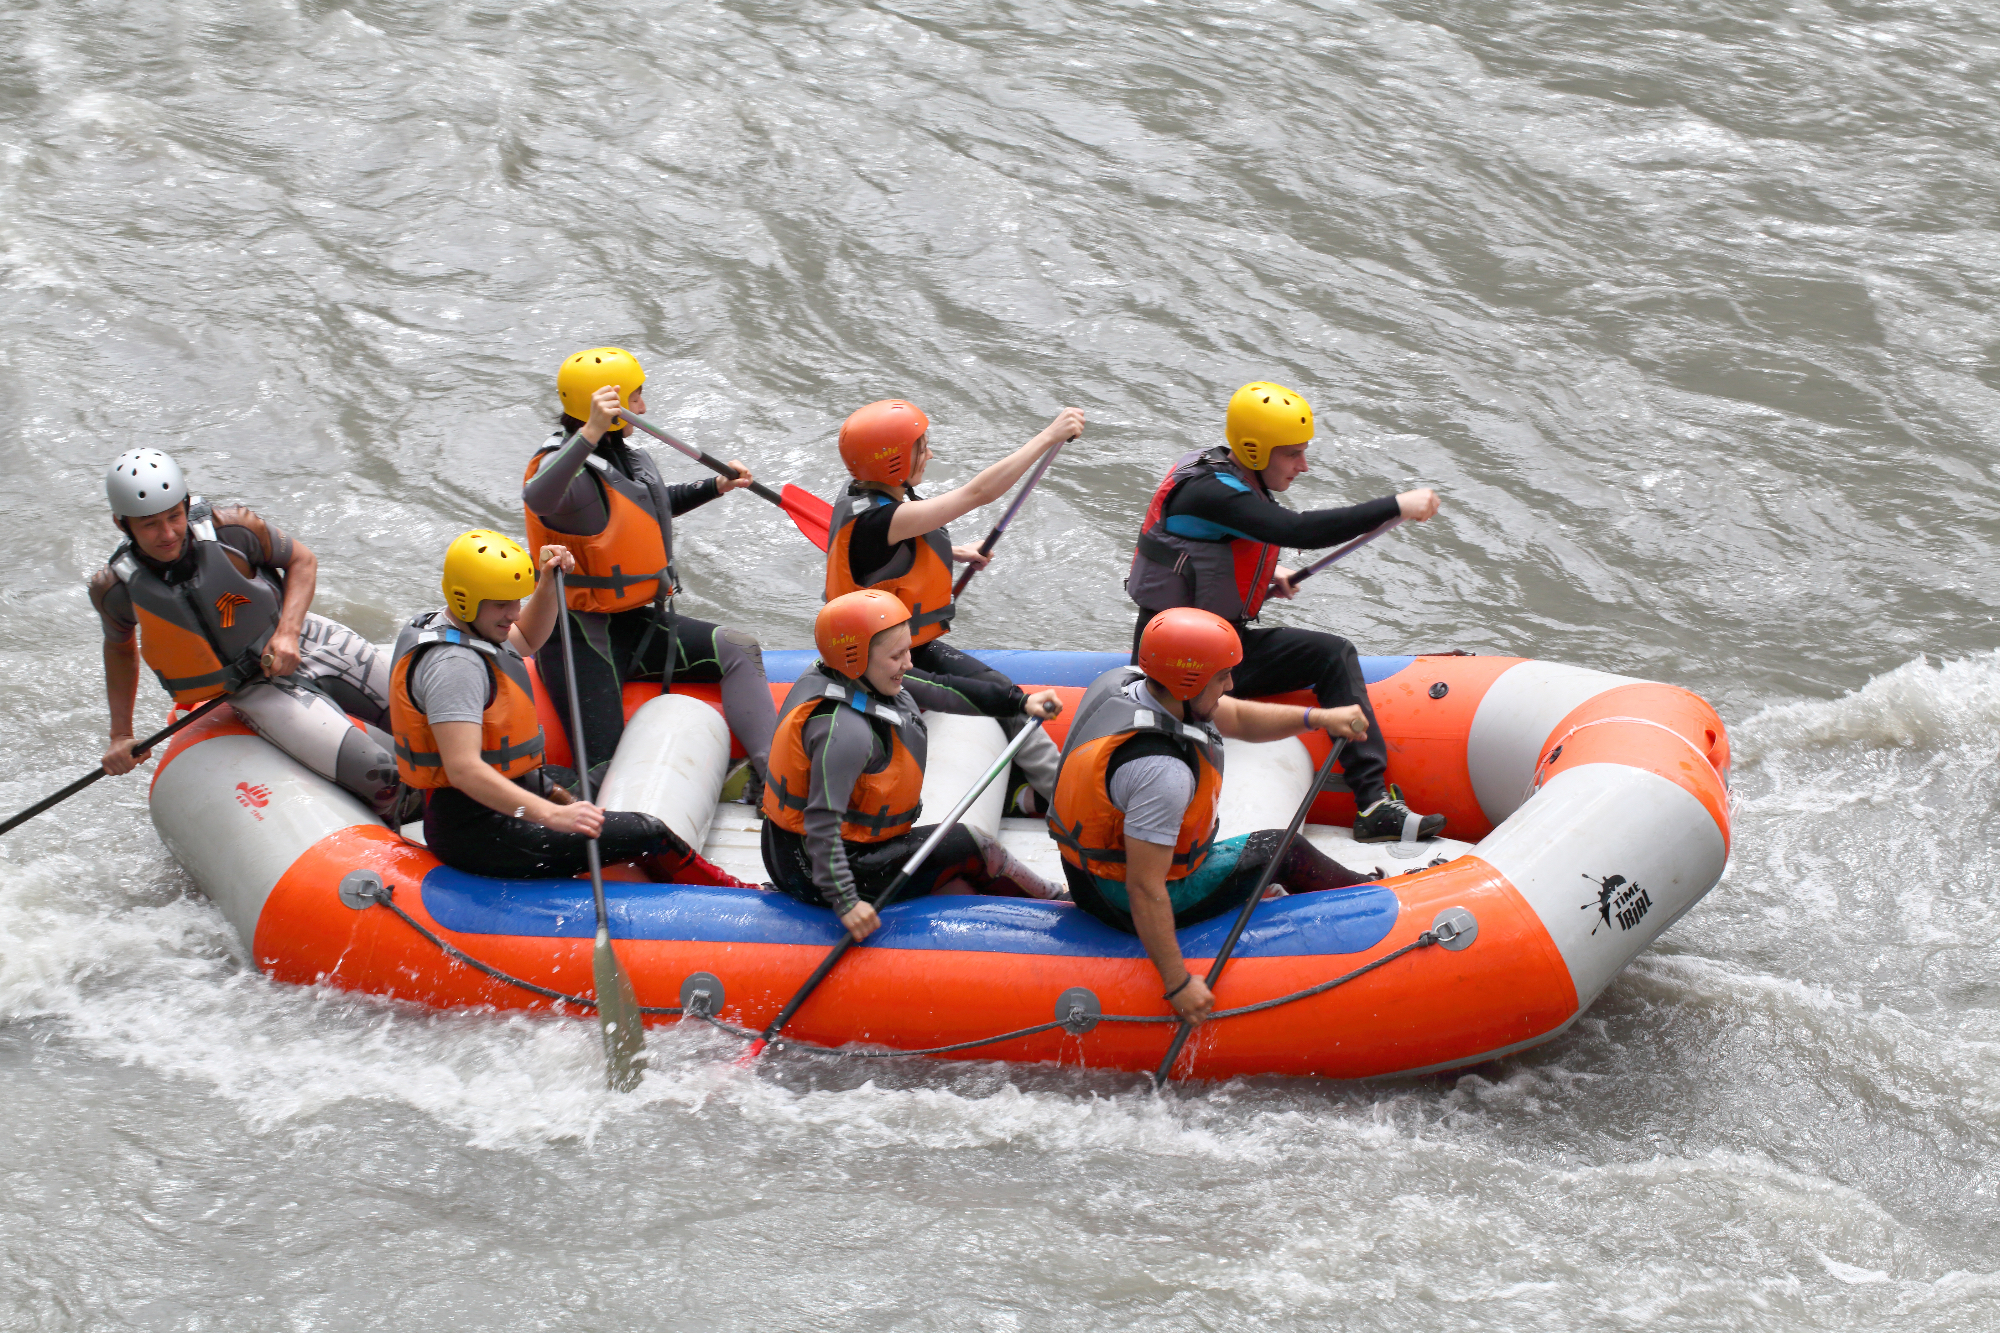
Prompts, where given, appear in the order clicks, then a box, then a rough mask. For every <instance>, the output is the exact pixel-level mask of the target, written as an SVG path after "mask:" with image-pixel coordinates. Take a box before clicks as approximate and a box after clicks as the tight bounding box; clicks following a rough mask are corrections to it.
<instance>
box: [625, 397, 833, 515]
mask: <svg viewBox="0 0 2000 1333" xmlns="http://www.w3.org/2000/svg"><path fill="white" fill-rule="evenodd" d="M618 414H619V415H620V416H622V417H624V418H625V419H626V420H627V421H629V422H631V423H632V424H633V425H635V426H637V427H638V428H639V429H640V430H643V431H645V432H646V434H648V435H650V436H652V437H653V438H654V439H656V440H659V441H661V442H662V443H665V444H670V445H672V446H673V447H674V448H676V449H678V450H680V451H681V452H682V453H684V454H686V455H687V456H688V457H689V458H692V459H693V460H694V461H695V462H697V463H699V464H701V465H702V466H703V467H705V468H707V469H709V470H710V471H711V472H715V473H719V474H720V475H722V476H725V477H727V478H729V479H730V480H731V481H734V480H736V469H735V468H733V467H731V466H729V464H727V463H725V462H723V461H722V460H721V459H719V458H717V457H715V456H714V455H713V454H710V453H708V452H706V451H704V450H701V449H697V448H695V447H694V446H693V445H691V444H682V443H681V442H680V441H679V440H677V439H675V438H674V437H673V436H671V435H669V434H667V433H666V432H665V431H663V430H661V429H660V428H659V427H658V426H655V425H654V424H653V423H652V422H650V421H648V420H646V418H644V417H642V416H640V415H639V414H638V413H637V412H634V411H633V410H632V409H631V408H629V407H621V408H619V409H618ZM750 493H751V494H752V495H754V496H757V497H758V498H759V499H763V500H769V501H770V502H771V503H772V504H774V505H776V506H778V508H780V509H782V510H784V511H785V512H786V513H787V514H790V515H791V516H792V522H794V523H796V524H798V528H799V531H800V532H803V533H804V534H805V535H806V538H807V540H809V541H810V542H812V544H813V545H815V546H817V547H819V549H820V550H822V551H824V550H825V549H826V541H827V536H826V530H827V527H828V526H829V525H830V524H831V523H832V522H833V506H832V505H830V504H828V503H827V502H826V501H824V500H822V499H820V498H819V497H818V496H817V495H814V494H813V493H812V492H811V491H809V490H806V489H804V488H803V487H799V486H787V487H785V489H784V492H783V493H782V494H780V493H779V492H777V491H774V490H772V489H771V488H770V487H769V486H766V485H765V484H764V483H763V482H761V481H753V482H751V483H750Z"/></svg>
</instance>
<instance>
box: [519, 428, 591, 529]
mask: <svg viewBox="0 0 2000 1333" xmlns="http://www.w3.org/2000/svg"><path fill="white" fill-rule="evenodd" d="M590 451H591V446H590V442H589V441H587V440H585V439H584V438H583V436H582V435H580V434H578V433H577V432H575V431H571V432H570V433H569V435H567V436H566V437H564V439H563V442H562V443H561V444H560V445H558V446H557V447H556V451H555V452H554V453H552V454H543V455H542V466H541V467H540V468H539V469H538V470H537V471H536V473H535V475H534V476H532V477H530V478H528V482H527V484H526V485H525V486H523V487H522V488H521V503H522V504H524V505H526V506H527V507H528V509H529V510H530V511H531V512H532V513H533V514H534V515H535V517H537V518H539V519H541V520H542V522H543V523H545V524H547V525H548V526H549V527H551V528H553V529H555V530H556V531H557V532H568V533H572V534H574V535H576V536H579V537H587V536H591V535H593V534H595V533H599V532H602V531H604V525H605V524H606V523H608V522H610V520H611V516H610V515H609V514H608V513H606V512H605V509H604V497H603V496H602V495H600V494H599V493H598V489H597V483H596V482H595V481H594V480H592V479H591V476H590V473H589V472H588V470H586V469H585V467H584V466H583V465H584V462H585V461H586V460H587V459H588V458H589V457H590Z"/></svg>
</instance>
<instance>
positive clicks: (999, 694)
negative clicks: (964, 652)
mask: <svg viewBox="0 0 2000 1333" xmlns="http://www.w3.org/2000/svg"><path fill="white" fill-rule="evenodd" d="M903 690H904V692H905V693H906V694H908V695H909V696H910V697H911V698H912V699H914V700H916V701H917V707H919V708H928V709H930V710H931V711H932V712H934V713H964V714H967V715H969V716H972V717H1019V716H1021V712H1022V710H1023V709H1024V708H1026V707H1027V703H1028V696H1027V695H1026V694H1024V693H1022V691H1021V687H1020V686H1019V685H1002V684H999V683H998V682H996V681H990V680H974V679H973V678H972V677H970V676H947V675H944V674H943V673H941V672H930V671H927V672H924V673H923V674H922V675H918V674H917V673H916V672H915V671H910V672H906V673H905V674H904V676H903Z"/></svg>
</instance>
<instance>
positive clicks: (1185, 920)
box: [1049, 607, 1368, 1023]
mask: <svg viewBox="0 0 2000 1333" xmlns="http://www.w3.org/2000/svg"><path fill="white" fill-rule="evenodd" d="M1242 660H1243V647H1242V644H1241V642H1240V641H1239V640H1238V638H1237V634H1236V628H1235V626H1233V625H1231V624H1230V623H1229V622H1228V621H1226V620H1224V619H1223V618H1222V617H1220V616H1218V615H1215V614H1213V613H1211V612H1208V611H1200V610H1196V609H1195V608H1193V607H1181V608H1177V609H1174V610H1169V611H1163V612H1161V613H1160V614H1159V615H1157V616H1155V617H1154V618H1153V620H1152V622H1151V623H1150V624H1148V625H1147V626H1146V629H1145V631H1144V633H1143V634H1142V635H1141V636H1140V640H1139V664H1138V665H1137V666H1136V667H1130V666H1125V667H1114V668H1112V669H1111V670H1110V671H1107V672H1105V673H1104V674H1103V675H1101V676H1099V677H1098V678H1097V679H1096V680H1095V681H1092V682H1091V685H1090V688H1089V689H1087V690H1085V691H1084V694H1083V699H1082V700H1081V701H1080V702H1079V703H1078V704H1077V707H1076V716H1075V718H1074V719H1073V720H1072V721H1071V722H1070V728H1069V739H1068V740H1067V741H1066V742H1065V743H1064V745H1063V751H1062V774H1061V776H1060V777H1059V778H1058V779H1057V781H1056V799H1055V804H1054V807H1053V808H1052V809H1051V810H1050V811H1049V834H1050V836H1051V837H1053V838H1054V839H1055V841H1056V845H1057V846H1058V847H1059V848H1060V849H1061V852H1062V859H1063V874H1064V875H1065V877H1066V878H1067V879H1068V880H1069V889H1070V898H1071V900H1072V901H1074V902H1075V903H1076V905H1077V906H1078V907H1081V908H1082V909H1083V910H1084V911H1086V912H1089V913H1090V914H1091V915H1092V916H1094V917H1096V918H1097V919H1098V920H1100V921H1103V922H1105V923H1107V924H1109V925H1111V926H1115V927H1116V928H1118V929H1119V930H1123V931H1127V932H1129V933H1131V934H1135V935H1137V936H1138V937H1139V940H1140V942H1141V943H1142V944H1144V945H1145V946H1146V954H1147V956H1148V957H1149V958H1151V959H1152V960H1153V966H1154V967H1155V968H1157V969H1158V970H1159V973H1160V982H1161V985H1162V988H1163V993H1164V995H1165V997H1166V999H1167V1002H1168V1003H1169V1004H1171V1005H1172V1006H1173V1008H1174V1012H1175V1013H1176V1014H1178V1015H1180V1016H1181V1017H1182V1018H1184V1019H1186V1020H1188V1021H1189V1022H1192V1023H1198V1022H1200V1021H1201V1020H1202V1019H1204V1018H1206V1017H1208V1013H1209V1009H1210V1006H1211V1005H1212V1004H1213V1002H1214V997H1212V996H1211V995H1210V994H1209V991H1208V987H1207V986H1206V985H1205V984H1204V983H1203V982H1202V980H1201V978H1199V977H1197V976H1195V975H1194V973H1192V972H1190V971H1188V969H1187V965H1186V963H1185V962H1184V961H1183V959H1182V956H1181V949H1180V941H1179V940H1178V939H1177V938H1175V935H1174V932H1175V931H1176V930H1178V929H1181V928H1182V927H1185V926H1191V925H1193V924H1195V923H1196V922H1198V921H1206V920H1208V919H1209V918H1210V917H1213V916H1220V915H1221V914H1222V913H1224V912H1227V911H1228V910H1229V909H1231V908H1232V907H1237V906H1239V905H1241V904H1242V902H1243V900H1244V898H1245V897H1246V896H1247V895H1249V894H1250V892H1251V891H1252V890H1254V889H1255V888H1256V886H1257V881H1258V879H1259V878H1260V877H1261V875H1262V872H1263V870H1264V867H1265V865H1266V863H1268V862H1269V861H1270V860H1271V857H1272V856H1273V855H1274V854H1275V853H1276V851H1277V848H1278V845H1279V844H1280V843H1281V842H1282V841H1284V835H1283V831H1282V830H1279V829H1262V830H1259V831H1257V832H1255V833H1248V834H1244V835H1242V836H1240V837H1235V838H1227V839H1224V840H1223V841H1221V842H1217V841H1216V840H1215V829H1216V801H1217V798H1218V797H1219V796H1220V795H1221V793H1222V754H1223V752H1222V738H1223V737H1225V736H1231V737H1235V738H1236V739H1238V740H1246V741H1275V740H1282V739H1283V738H1285V737H1287V736H1295V735H1297V734H1298V733H1300V732H1302V731H1315V730H1319V731H1325V732H1327V733H1328V734H1330V735H1333V736H1337V737H1344V738H1346V740H1347V743H1348V744H1349V745H1350V746H1351V745H1353V744H1354V743H1355V742H1356V741H1358V740H1360V739H1361V738H1362V737H1363V736H1365V735H1367V734H1368V720H1367V717H1366V715H1365V714H1363V712H1362V711H1361V709H1360V708H1359V707H1358V706H1356V705H1353V704H1348V705H1345V706H1343V707H1339V708H1301V707H1298V706H1295V705H1292V704H1274V703H1257V702H1253V701H1250V700H1247V699H1236V698H1231V697H1230V691H1231V689H1232V688H1234V687H1235V685H1236V682H1235V681H1234V680H1233V679H1232V677H1231V671H1232V670H1233V668H1235V667H1236V666H1237V665H1238V664H1239V663H1241V662H1242ZM1271 882H1272V883H1274V884H1279V885H1282V886H1283V887H1284V888H1285V889H1286V891H1288V892H1291V893H1311V892H1314V891H1317V890H1321V889H1340V888H1346V887H1348V886H1349V885H1353V884H1363V883H1366V882H1368V877H1367V876H1364V875H1358V874H1356V873H1355V872H1353V871H1351V870H1349V869H1347V868H1346V867H1345V866H1343V865H1341V864H1340V863H1339V862H1338V861H1335V860H1333V859H1332V858H1330V857H1328V856H1326V855H1325V854H1323V853H1322V852H1320V851H1319V850H1318V849H1317V848H1315V847H1314V846H1313V845H1312V844H1311V843H1309V842H1307V841H1306V840H1305V839H1303V838H1295V839H1293V840H1292V843H1291V846H1290V848H1289V849H1288V850H1287V851H1286V853H1285V859H1284V861H1283V862H1282V863H1281V864H1280V865H1279V866H1278V868H1277V870H1276V871H1275V872H1274V873H1273V875H1272V878H1271Z"/></svg>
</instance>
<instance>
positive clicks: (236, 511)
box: [215, 505, 292, 569]
mask: <svg viewBox="0 0 2000 1333" xmlns="http://www.w3.org/2000/svg"><path fill="white" fill-rule="evenodd" d="M215 537H216V540H217V541H220V542H224V543H226V544H227V545H229V546H230V547H232V548H234V549H235V550H236V552H237V553H238V554H240V555H242V556H243V557H244V558H245V559H246V560H248V561H249V562H250V564H251V565H252V566H253V567H256V568H262V569H283V568H284V567H285V566H287V565H289V564H291V563H292V539H291V538H290V537H288V536H286V535H285V532H284V530H283V529H282V528H280V527H279V526H278V525H277V524H275V523H272V522H270V521H269V520H268V519H265V518H264V517H263V516H261V515H260V514H258V513H257V512H256V511H254V510H250V509H245V508H244V507H243V506H242V505H228V506H217V507H216V510H215Z"/></svg>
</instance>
